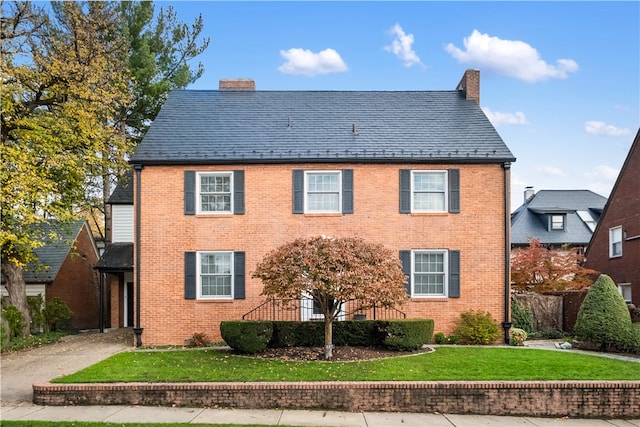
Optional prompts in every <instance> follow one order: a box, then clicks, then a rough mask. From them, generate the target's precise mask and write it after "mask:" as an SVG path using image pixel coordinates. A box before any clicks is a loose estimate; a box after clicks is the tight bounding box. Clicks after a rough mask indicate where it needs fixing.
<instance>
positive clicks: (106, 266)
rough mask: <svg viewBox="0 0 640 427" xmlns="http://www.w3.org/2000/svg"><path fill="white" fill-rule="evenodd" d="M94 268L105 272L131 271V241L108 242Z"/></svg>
mask: <svg viewBox="0 0 640 427" xmlns="http://www.w3.org/2000/svg"><path fill="white" fill-rule="evenodd" d="M95 268H96V269H98V270H101V271H105V272H109V271H112V272H113V271H133V243H120V242H119V243H110V244H108V245H107V247H106V248H105V250H104V253H103V254H102V256H101V257H100V260H99V261H98V262H97V263H96V267H95Z"/></svg>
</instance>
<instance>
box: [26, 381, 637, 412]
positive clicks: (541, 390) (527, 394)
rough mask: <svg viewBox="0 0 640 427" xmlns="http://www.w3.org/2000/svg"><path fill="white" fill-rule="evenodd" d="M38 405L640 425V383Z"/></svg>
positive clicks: (145, 386)
mask: <svg viewBox="0 0 640 427" xmlns="http://www.w3.org/2000/svg"><path fill="white" fill-rule="evenodd" d="M33 402H34V403H35V404H37V405H53V406H65V405H71V406H73V405H142V406H182V407H207V408H215V407H221V408H242V409H265V408H281V409H326V410H339V411H349V412H361V411H376V412H419V413H431V412H441V413H448V414H478V415H528V416H549V417H563V416H568V417H580V418H639V417H640V381H477V382H462V381H450V382H446V381H442V382H422V381H420V382H278V383H265V382H247V383H235V382H234V383H113V384H103V383H101V384H51V383H42V384H34V385H33Z"/></svg>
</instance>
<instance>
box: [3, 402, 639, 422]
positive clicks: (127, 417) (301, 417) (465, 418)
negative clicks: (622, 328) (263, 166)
mask: <svg viewBox="0 0 640 427" xmlns="http://www.w3.org/2000/svg"><path fill="white" fill-rule="evenodd" d="M0 420H2V421H7V420H21V421H32V420H41V421H58V422H64V421H68V422H71V421H85V422H88V421H104V422H109V423H167V424H168V425H171V424H175V423H190V424H264V425H272V426H277V425H290V426H333V427H394V426H402V427H479V426H486V427H511V426H529V427H536V426H538V427H546V426H562V427H573V426H580V427H612V426H615V427H640V419H637V420H599V419H570V418H530V417H498V416H488V415H449V414H412V413H388V412H384V413H381V412H365V413H351V412H336V411H293V410H276V409H267V410H236V409H200V408H165V407H145V406H64V407H63V406H34V405H32V406H3V407H0Z"/></svg>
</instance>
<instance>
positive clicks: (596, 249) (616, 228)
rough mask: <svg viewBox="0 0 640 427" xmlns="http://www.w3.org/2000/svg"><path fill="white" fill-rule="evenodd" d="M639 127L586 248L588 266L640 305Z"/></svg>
mask: <svg viewBox="0 0 640 427" xmlns="http://www.w3.org/2000/svg"><path fill="white" fill-rule="evenodd" d="M639 141H640V130H638V133H637V134H636V137H635V139H634V141H633V144H632V145H631V149H630V150H629V154H628V155H627V158H626V160H625V161H624V164H623V165H622V169H621V170H620V174H619V175H618V179H617V180H616V183H615V185H614V186H613V190H612V191H611V195H610V196H609V200H608V201H607V204H606V206H605V208H604V211H603V212H602V216H601V218H600V222H599V223H598V226H597V227H596V231H595V232H594V234H593V237H592V238H591V243H590V244H589V247H588V249H587V264H586V265H587V267H589V268H592V269H594V270H598V271H599V272H601V273H603V274H606V275H608V276H610V277H611V278H612V279H613V280H614V282H616V283H617V284H618V289H619V290H620V292H621V293H622V295H623V297H624V299H625V300H626V301H627V302H632V303H633V304H635V305H636V306H640V142H639Z"/></svg>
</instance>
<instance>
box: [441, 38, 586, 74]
mask: <svg viewBox="0 0 640 427" xmlns="http://www.w3.org/2000/svg"><path fill="white" fill-rule="evenodd" d="M464 47H465V50H462V49H459V48H458V47H456V46H455V45H453V43H449V44H448V45H446V46H445V50H446V51H447V52H448V53H449V54H451V56H453V57H454V58H455V59H457V60H458V61H460V62H462V63H470V64H473V66H475V67H478V68H481V69H482V68H484V69H489V70H493V71H495V72H497V73H500V74H504V75H506V76H510V77H514V78H516V79H519V80H523V81H525V82H527V83H534V82H537V81H541V80H546V79H549V78H556V79H566V78H567V77H569V74H570V73H573V72H576V71H577V70H578V64H577V63H576V62H575V61H574V60H572V59H558V60H557V61H556V65H551V64H548V63H546V62H545V61H543V60H542V59H541V58H540V54H539V53H538V51H537V50H536V49H535V48H533V47H532V46H530V45H529V44H527V43H525V42H523V41H519V40H502V39H500V38H498V37H491V36H489V35H488V34H481V33H480V32H479V31H478V30H473V32H472V33H471V35H470V36H469V37H465V39H464Z"/></svg>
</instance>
